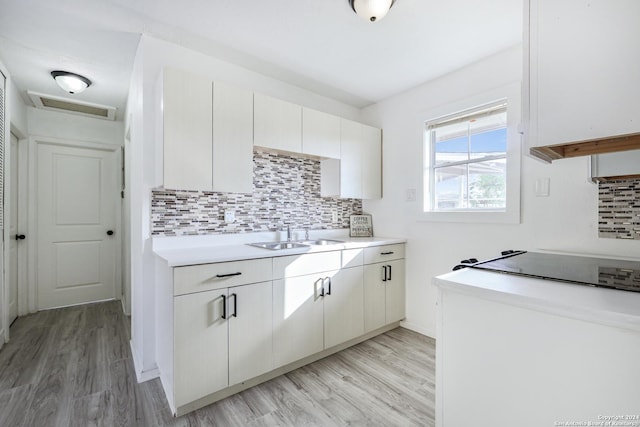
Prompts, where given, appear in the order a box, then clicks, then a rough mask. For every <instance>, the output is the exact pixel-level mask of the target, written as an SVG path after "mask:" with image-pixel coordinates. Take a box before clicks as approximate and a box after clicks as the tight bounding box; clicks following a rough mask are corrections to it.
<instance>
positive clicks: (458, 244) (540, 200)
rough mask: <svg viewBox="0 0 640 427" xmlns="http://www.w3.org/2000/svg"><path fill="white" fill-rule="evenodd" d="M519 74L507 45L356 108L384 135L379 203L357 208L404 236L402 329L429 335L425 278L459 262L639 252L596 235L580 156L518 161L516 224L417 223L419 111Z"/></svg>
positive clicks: (638, 246) (429, 292)
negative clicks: (540, 189)
mask: <svg viewBox="0 0 640 427" xmlns="http://www.w3.org/2000/svg"><path fill="white" fill-rule="evenodd" d="M521 75H522V50H521V48H520V47H514V48H512V49H509V50H506V51H504V52H501V53H499V54H496V55H494V56H491V57H489V58H486V59H484V60H482V61H480V62H477V63H475V64H472V65H470V66H468V67H465V68H463V69H461V70H458V71H456V72H453V73H451V74H449V75H447V76H444V77H442V78H440V79H437V80H435V81H432V82H429V83H426V84H424V85H421V86H419V87H417V88H414V89H412V90H410V91H407V92H405V93H402V94H399V95H397V96H394V97H392V98H389V99H387V100H385V101H382V102H380V103H378V104H376V105H373V106H371V107H368V108H366V109H365V110H364V111H363V115H364V118H365V119H366V120H368V121H369V122H371V123H374V124H376V125H377V126H380V127H382V128H383V132H384V143H383V159H384V160H383V161H384V166H383V168H384V170H383V191H384V198H383V199H382V200H379V201H365V202H364V210H365V211H367V212H369V213H371V214H373V217H374V225H375V233H376V234H378V235H381V236H382V235H388V236H405V237H407V238H408V246H407V320H406V326H407V327H409V328H412V329H415V330H417V331H419V332H422V333H425V334H427V335H429V336H432V337H435V331H436V329H435V327H436V305H435V304H436V291H435V288H434V286H433V285H432V284H431V278H432V277H434V276H436V275H438V274H442V273H445V272H447V271H450V270H451V268H452V267H453V266H454V265H456V264H457V263H458V262H459V261H460V260H462V259H465V258H470V257H475V258H478V259H483V258H485V259H486V258H489V257H493V256H498V255H499V254H500V251H501V250H504V249H524V250H535V249H553V250H562V251H571V252H578V253H591V254H604V255H616V256H634V254H635V256H638V255H639V254H640V241H637V240H636V241H620V240H614V239H600V238H598V232H597V230H598V219H597V216H598V214H597V205H598V200H597V199H598V191H597V186H596V185H594V184H591V183H589V182H587V166H588V159H587V158H575V159H568V160H561V161H557V162H554V163H553V164H551V165H548V164H544V163H542V162H539V161H538V160H535V159H532V158H530V157H528V156H523V163H522V177H521V218H522V222H521V224H517V225H496V224H465V223H442V222H438V223H429V222H421V221H419V220H418V212H419V211H420V208H421V206H420V203H419V202H418V201H417V202H406V201H405V192H406V190H407V189H409V188H415V189H419V188H420V187H421V185H420V183H421V180H422V144H423V123H424V121H425V120H427V119H429V118H430V117H425V116H424V114H425V112H427V111H430V110H434V109H435V108H437V107H439V106H442V105H447V104H451V103H454V102H457V101H459V100H462V99H465V98H470V97H473V96H475V95H478V94H481V93H484V92H487V91H491V90H493V89H495V88H498V87H501V86H504V85H507V84H509V83H513V82H518V81H520V80H521ZM542 177H549V178H551V195H550V197H535V195H534V192H533V190H534V183H535V181H536V179H538V178H542Z"/></svg>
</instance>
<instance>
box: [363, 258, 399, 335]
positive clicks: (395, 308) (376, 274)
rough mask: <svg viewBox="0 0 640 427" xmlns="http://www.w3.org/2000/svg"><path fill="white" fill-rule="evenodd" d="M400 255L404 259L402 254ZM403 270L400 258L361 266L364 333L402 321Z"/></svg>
mask: <svg viewBox="0 0 640 427" xmlns="http://www.w3.org/2000/svg"><path fill="white" fill-rule="evenodd" d="M402 256H404V251H403V253H402ZM404 268H405V263H404V259H395V260H390V261H385V262H378V263H374V264H368V265H365V266H364V328H365V332H371V331H373V330H375V329H378V328H381V327H382V326H384V325H388V324H389V323H393V322H397V321H399V320H402V319H404V317H405V283H404V281H405V270H404Z"/></svg>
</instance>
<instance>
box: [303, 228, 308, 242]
mask: <svg viewBox="0 0 640 427" xmlns="http://www.w3.org/2000/svg"><path fill="white" fill-rule="evenodd" d="M304 240H309V229H308V228H305V229H304Z"/></svg>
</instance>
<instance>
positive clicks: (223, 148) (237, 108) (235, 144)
mask: <svg viewBox="0 0 640 427" xmlns="http://www.w3.org/2000/svg"><path fill="white" fill-rule="evenodd" d="M213 191H226V192H233V193H251V192H252V191H253V93H252V92H251V91H248V90H244V89H240V88H238V87H235V86H231V85H227V84H225V83H220V82H215V83H214V84H213Z"/></svg>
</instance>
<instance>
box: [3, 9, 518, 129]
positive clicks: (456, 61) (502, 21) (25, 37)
mask: <svg viewBox="0 0 640 427" xmlns="http://www.w3.org/2000/svg"><path fill="white" fill-rule="evenodd" d="M0 11H1V12H2V13H1V14H0V61H2V62H3V63H4V64H5V66H6V67H7V68H8V70H9V73H10V74H11V76H12V78H13V79H14V82H15V83H16V85H17V86H18V88H19V89H20V90H21V91H23V92H25V91H26V90H32V91H37V92H43V93H47V94H51V95H57V96H61V95H62V96H64V95H65V93H64V92H63V91H62V90H61V89H59V88H58V87H57V86H56V84H55V82H54V81H53V79H52V78H51V77H50V75H49V73H50V71H52V70H54V69H63V70H67V71H72V72H75V73H78V74H82V75H85V76H87V77H88V78H89V79H91V80H92V81H93V83H94V84H93V86H92V87H91V88H89V89H88V90H87V91H86V92H84V93H82V94H77V95H74V98H75V99H79V100H82V101H89V102H95V103H100V104H106V105H113V106H115V107H117V108H118V110H119V114H118V117H119V118H121V117H122V112H123V110H124V106H125V101H126V96H127V91H128V87H129V78H130V73H131V68H132V64H133V60H134V57H135V52H136V48H137V44H138V41H139V38H140V34H149V35H153V36H155V37H158V38H161V39H164V40H168V41H172V42H175V43H178V44H182V45H184V46H187V47H190V48H193V49H196V50H200V51H202V52H205V53H209V54H211V55H214V56H217V57H219V58H221V59H226V60H228V61H230V62H234V63H236V64H239V65H243V66H245V67H247V68H250V69H253V70H255V71H258V72H261V73H263V74H266V75H269V76H272V77H275V78H278V79H280V80H284V81H287V82H290V83H292V84H295V85H298V86H300V87H303V88H306V89H309V90H312V91H314V92H317V93H321V94H324V95H327V96H330V97H332V98H335V99H338V100H340V101H342V102H344V103H347V104H350V105H354V106H356V107H364V106H366V105H369V104H371V103H374V102H377V101H380V100H382V99H384V98H387V97H389V96H391V95H395V94H397V93H400V92H403V91H405V90H407V89H409V88H411V87H414V86H416V85H418V84H420V83H423V82H426V81H429V80H432V79H434V78H437V77H439V76H441V75H444V74H446V73H448V72H451V71H453V70H455V69H458V68H460V67H463V66H465V65H467V64H470V63H472V62H475V61H477V60H479V59H481V58H483V57H486V56H488V55H491V54H493V53H496V52H499V51H501V50H504V49H506V48H509V47H511V46H513V45H516V44H518V43H520V42H521V39H522V1H520V0H487V1H477V0H439V1H437V0H396V3H395V5H394V6H393V8H392V9H391V11H390V12H389V14H388V15H387V16H386V17H385V18H384V19H383V20H381V21H379V22H376V23H369V22H366V21H364V20H362V19H361V18H360V17H358V16H356V15H355V14H354V13H353V11H352V10H351V8H350V7H349V4H348V1H347V0H183V1H176V0H101V1H99V0H58V1H56V2H52V1H51V0H0ZM67 96H71V95H68V94H67ZM24 98H25V100H26V99H27V98H26V96H24Z"/></svg>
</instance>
